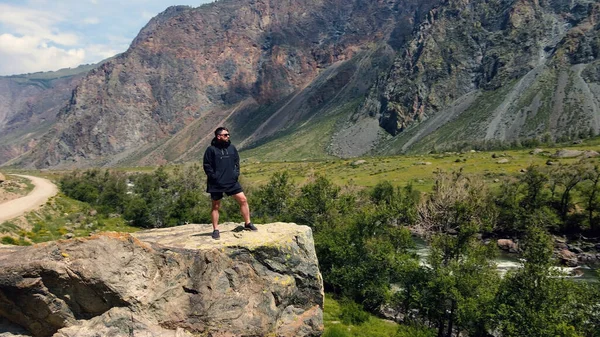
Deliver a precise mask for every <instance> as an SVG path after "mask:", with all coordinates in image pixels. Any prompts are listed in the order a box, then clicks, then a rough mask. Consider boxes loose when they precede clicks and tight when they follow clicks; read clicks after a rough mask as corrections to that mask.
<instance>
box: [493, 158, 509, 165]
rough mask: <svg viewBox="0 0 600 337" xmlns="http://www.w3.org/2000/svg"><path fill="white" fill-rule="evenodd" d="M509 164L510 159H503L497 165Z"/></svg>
mask: <svg viewBox="0 0 600 337" xmlns="http://www.w3.org/2000/svg"><path fill="white" fill-rule="evenodd" d="M508 162H509V160H508V159H506V158H502V159H500V160H498V161H497V162H496V163H498V164H507V163H508Z"/></svg>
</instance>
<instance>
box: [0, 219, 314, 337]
mask: <svg viewBox="0 0 600 337" xmlns="http://www.w3.org/2000/svg"><path fill="white" fill-rule="evenodd" d="M211 232H212V228H211V226H208V225H186V226H181V227H176V228H169V229H158V230H149V231H144V232H139V233H136V234H133V235H129V234H116V233H113V234H111V233H106V234H100V235H97V236H93V237H90V238H86V239H73V240H66V241H58V242H52V243H47V244H40V245H36V246H33V247H26V248H23V247H13V248H6V247H3V248H1V249H0V252H2V254H0V318H4V319H5V320H8V321H9V322H10V323H11V324H12V325H13V329H12V330H8V329H7V331H19V330H18V328H16V326H20V327H21V328H24V329H26V330H27V334H28V335H32V336H35V337H38V336H40V337H42V336H55V337H67V336H69V337H71V336H73V337H74V336H79V337H81V336H90V337H91V336H131V335H132V334H135V335H136V336H137V335H140V336H142V335H143V336H199V335H202V336H320V335H321V334H322V330H323V326H322V308H323V283H322V279H321V276H320V273H319V269H318V263H317V259H316V255H315V251H314V246H313V241H312V232H311V230H310V228H308V227H306V226H297V225H295V224H285V223H275V224H269V225H262V226H259V231H258V232H247V231H243V230H242V228H241V226H239V227H238V226H236V225H233V224H230V225H222V226H221V240H219V241H215V240H212V239H211V237H210V234H211Z"/></svg>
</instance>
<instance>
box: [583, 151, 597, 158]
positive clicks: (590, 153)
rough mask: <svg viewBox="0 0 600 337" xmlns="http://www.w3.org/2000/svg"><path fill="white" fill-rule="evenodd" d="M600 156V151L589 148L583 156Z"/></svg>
mask: <svg viewBox="0 0 600 337" xmlns="http://www.w3.org/2000/svg"><path fill="white" fill-rule="evenodd" d="M598 156H600V153H598V152H597V151H593V150H589V151H585V152H583V158H596V157H598Z"/></svg>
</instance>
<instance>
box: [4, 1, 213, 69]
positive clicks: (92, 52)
mask: <svg viewBox="0 0 600 337" xmlns="http://www.w3.org/2000/svg"><path fill="white" fill-rule="evenodd" d="M208 2H212V1H211V0H25V1H23V0H0V75H13V74H24V73H32V72H37V71H49V70H58V69H61V68H74V67H77V66H78V65H80V64H87V63H96V62H98V61H101V60H103V59H105V58H107V57H110V56H113V55H115V54H118V53H121V52H124V51H125V50H127V48H128V47H129V44H130V43H131V41H132V40H133V39H134V38H135V36H136V35H137V34H138V32H139V31H140V29H142V27H144V25H145V24H146V23H148V21H149V20H150V19H151V18H152V17H154V16H156V15H157V14H158V13H160V12H162V11H164V10H165V9H166V8H167V7H169V6H173V5H188V6H192V7H198V6H200V5H201V4H204V3H208Z"/></svg>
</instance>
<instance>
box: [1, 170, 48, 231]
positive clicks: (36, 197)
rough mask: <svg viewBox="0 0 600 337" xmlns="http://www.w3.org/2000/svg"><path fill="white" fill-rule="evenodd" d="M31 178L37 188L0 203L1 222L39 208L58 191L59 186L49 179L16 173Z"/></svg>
mask: <svg viewBox="0 0 600 337" xmlns="http://www.w3.org/2000/svg"><path fill="white" fill-rule="evenodd" d="M15 175H16V176H18V177H23V178H26V179H29V180H31V182H32V183H33V185H35V188H34V189H33V191H31V192H30V193H29V194H28V195H26V196H24V197H22V198H19V199H14V200H10V201H7V202H4V203H1V204H0V223H2V222H4V221H6V220H10V219H12V218H16V217H18V216H19V215H21V214H23V213H25V212H27V211H31V210H34V209H37V208H38V207H40V206H42V205H43V204H45V203H46V201H48V199H49V198H50V197H52V196H54V195H56V193H58V187H56V185H54V184H53V183H51V182H50V181H49V180H47V179H43V178H38V177H32V176H24V175H20V174H15Z"/></svg>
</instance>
